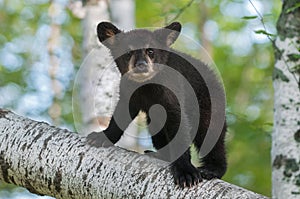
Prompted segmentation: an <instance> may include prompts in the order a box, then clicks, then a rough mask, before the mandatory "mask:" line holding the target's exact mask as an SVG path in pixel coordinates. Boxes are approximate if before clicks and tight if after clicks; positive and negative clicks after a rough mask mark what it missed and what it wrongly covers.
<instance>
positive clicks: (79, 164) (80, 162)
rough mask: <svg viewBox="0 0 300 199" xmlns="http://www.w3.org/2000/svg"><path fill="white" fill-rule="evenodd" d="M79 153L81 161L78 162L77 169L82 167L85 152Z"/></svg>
mask: <svg viewBox="0 0 300 199" xmlns="http://www.w3.org/2000/svg"><path fill="white" fill-rule="evenodd" d="M78 155H79V162H78V164H77V167H76V170H78V169H79V167H80V166H81V164H82V159H83V156H84V153H83V152H81V153H79V154H78Z"/></svg>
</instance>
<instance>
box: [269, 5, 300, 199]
mask: <svg viewBox="0 0 300 199" xmlns="http://www.w3.org/2000/svg"><path fill="white" fill-rule="evenodd" d="M296 2H299V1H294V0H289V1H287V0H285V1H284V4H283V10H282V13H281V15H280V17H279V20H278V23H277V29H278V37H277V39H276V41H275V46H274V47H275V57H276V62H275V69H274V75H273V78H274V130H273V135H272V166H273V169H272V183H273V188H272V194H273V198H274V199H281V198H284V199H296V198H297V199H299V198H300V83H299V74H300V8H297V9H294V10H293V11H291V12H289V9H291V8H292V7H293V6H295V5H296Z"/></svg>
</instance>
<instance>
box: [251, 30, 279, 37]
mask: <svg viewBox="0 0 300 199" xmlns="http://www.w3.org/2000/svg"><path fill="white" fill-rule="evenodd" d="M254 32H255V33H256V34H263V35H267V36H276V35H274V34H271V33H268V32H267V31H265V30H255V31H254Z"/></svg>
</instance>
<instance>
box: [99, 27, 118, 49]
mask: <svg viewBox="0 0 300 199" xmlns="http://www.w3.org/2000/svg"><path fill="white" fill-rule="evenodd" d="M121 32H122V31H121V30H119V29H118V28H117V27H116V26H114V25H113V24H112V23H109V22H101V23H99V24H98V26H97V35H98V39H99V40H100V42H101V43H103V44H104V45H105V46H107V47H109V46H110V45H113V44H114V42H115V39H116V37H115V36H116V35H117V34H118V33H121Z"/></svg>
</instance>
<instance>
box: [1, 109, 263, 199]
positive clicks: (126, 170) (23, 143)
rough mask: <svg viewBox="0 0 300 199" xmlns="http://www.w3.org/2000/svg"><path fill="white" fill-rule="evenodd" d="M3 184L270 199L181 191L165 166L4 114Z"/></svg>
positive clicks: (219, 189)
mask: <svg viewBox="0 0 300 199" xmlns="http://www.w3.org/2000/svg"><path fill="white" fill-rule="evenodd" d="M0 143H1V145H0V180H2V181H5V182H7V183H13V184H16V185H19V186H23V187H26V188H27V189H28V190H30V191H31V192H33V193H37V194H40V195H49V196H53V197H56V198H58V199H59V198H64V199H65V198H78V199H82V198H85V199H90V198H95V199H98V198H105V199H108V198H114V199H116V198H147V199H148V198H155V199H156V198H205V199H210V198H228V199H235V198H243V199H248V198H249V199H250V198H251V199H254V198H266V197H264V196H261V195H258V194H255V193H253V192H251V191H248V190H245V189H243V188H240V187H237V186H235V185H231V184H229V183H226V182H224V181H222V180H211V181H204V182H202V183H200V184H199V185H198V186H194V187H192V188H185V189H181V188H178V187H176V186H175V184H174V183H173V180H172V176H171V174H170V172H169V169H168V167H165V166H166V163H164V162H157V161H155V160H154V159H152V158H150V157H148V156H145V155H139V154H137V153H134V152H130V151H126V150H124V149H120V148H118V147H109V148H93V147H92V148H91V147H89V146H87V145H85V138H83V137H79V136H78V134H75V133H71V132H68V131H67V130H64V129H59V128H56V127H54V126H50V125H48V124H46V123H44V122H36V121H33V120H30V119H26V118H24V117H21V116H18V115H15V114H14V113H12V112H9V111H6V110H2V109H0Z"/></svg>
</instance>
